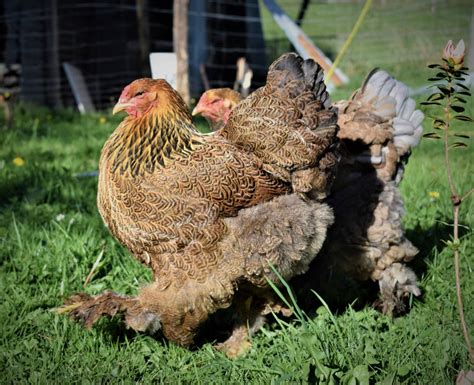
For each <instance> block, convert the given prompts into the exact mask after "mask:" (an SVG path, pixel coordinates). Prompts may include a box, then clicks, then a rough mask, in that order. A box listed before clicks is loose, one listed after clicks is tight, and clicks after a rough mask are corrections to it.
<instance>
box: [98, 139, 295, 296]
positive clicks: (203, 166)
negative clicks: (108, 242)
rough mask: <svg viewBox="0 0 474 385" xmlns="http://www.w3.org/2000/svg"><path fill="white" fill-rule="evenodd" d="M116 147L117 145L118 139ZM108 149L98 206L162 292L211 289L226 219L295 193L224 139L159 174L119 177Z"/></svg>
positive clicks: (197, 148)
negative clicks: (205, 285) (191, 285)
mask: <svg viewBox="0 0 474 385" xmlns="http://www.w3.org/2000/svg"><path fill="white" fill-rule="evenodd" d="M111 140H112V141H113V139H111ZM111 148H113V145H112V143H107V144H106V146H105V148H104V150H103V155H102V158H101V164H100V175H99V194H98V206H99V209H100V212H101V215H102V216H103V218H104V221H105V223H106V224H107V225H108V226H109V228H110V231H111V232H112V233H113V234H114V235H115V236H116V237H117V238H118V239H119V240H120V241H121V242H122V243H123V244H124V245H125V246H126V247H127V248H129V249H130V250H131V251H132V253H133V254H134V255H135V256H136V257H137V258H139V259H140V260H141V261H142V262H144V263H146V264H147V265H150V266H151V267H152V269H153V271H154V273H155V276H157V275H159V277H160V280H159V282H160V286H161V287H162V288H165V287H167V286H169V285H171V284H173V285H175V286H177V287H179V286H181V285H183V284H184V282H185V281H186V280H188V279H192V280H197V281H199V282H203V281H204V280H205V279H206V277H207V275H208V274H209V272H210V271H212V270H214V269H216V268H218V265H219V262H220V260H221V254H220V251H219V250H217V248H216V243H217V241H218V240H219V239H220V238H221V237H223V236H224V235H225V233H226V231H227V228H226V226H225V224H224V222H223V221H222V218H224V217H228V216H234V215H236V214H237V212H238V211H239V210H240V209H242V208H245V207H250V206H254V205H256V204H258V203H259V202H264V201H266V200H269V199H271V198H272V197H273V196H277V195H281V194H284V193H287V192H288V191H289V186H288V185H285V184H284V183H282V182H281V181H278V180H276V179H275V178H273V177H272V176H271V175H269V174H267V173H266V172H265V171H263V170H262V168H261V165H260V162H259V161H258V160H257V159H256V158H255V157H254V156H253V155H252V154H249V153H246V152H243V151H240V150H239V149H237V148H236V147H235V146H233V145H231V144H229V143H228V142H226V141H225V140H224V139H222V138H218V137H212V136H211V137H201V139H200V143H198V144H194V145H193V148H192V150H191V151H190V152H189V153H188V154H182V155H181V156H179V155H175V156H174V159H172V160H169V161H167V162H166V167H160V168H158V169H156V170H155V171H154V172H153V173H151V174H147V173H145V174H143V175H134V176H132V175H130V174H128V173H126V172H125V173H121V172H120V170H115V171H113V167H112V160H111V158H110V153H109V152H110V149H111Z"/></svg>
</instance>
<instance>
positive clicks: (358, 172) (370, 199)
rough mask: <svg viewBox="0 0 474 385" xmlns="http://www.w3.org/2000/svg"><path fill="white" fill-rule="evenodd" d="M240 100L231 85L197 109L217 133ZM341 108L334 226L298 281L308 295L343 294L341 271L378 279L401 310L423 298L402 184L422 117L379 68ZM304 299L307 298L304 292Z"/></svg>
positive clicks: (388, 300)
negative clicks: (409, 299)
mask: <svg viewBox="0 0 474 385" xmlns="http://www.w3.org/2000/svg"><path fill="white" fill-rule="evenodd" d="M241 100H242V98H241V96H240V95H239V94H238V93H237V92H235V91H232V90H230V89H226V88H221V89H212V90H208V91H206V92H205V93H204V94H203V95H202V96H201V98H200V100H199V102H198V104H197V105H196V108H195V109H194V111H193V114H202V115H203V116H204V117H206V119H207V120H208V121H209V123H210V125H211V128H212V129H213V130H220V129H222V127H224V126H225V125H226V122H227V120H228V118H229V116H231V114H230V109H231V108H232V106H236V105H239V103H240V101H241ZM245 100H246V99H245ZM335 106H336V107H338V110H339V113H338V124H339V126H340V131H339V133H338V137H339V138H340V140H341V142H342V144H343V146H342V148H343V154H342V158H341V162H340V164H339V168H338V174H337V179H336V181H335V183H334V184H333V186H332V188H331V193H330V196H329V198H328V203H329V204H330V205H331V207H332V208H333V209H334V212H335V224H334V225H333V226H332V228H331V229H330V231H329V233H328V238H327V240H326V242H325V245H324V248H323V250H322V251H321V253H320V256H318V258H317V259H315V261H314V262H313V263H312V265H311V266H312V267H311V271H310V272H309V273H308V275H311V279H308V276H306V275H305V276H304V277H301V279H297V280H296V281H297V282H295V285H296V287H299V291H300V292H302V293H305V294H306V297H307V292H308V290H307V289H308V288H317V289H318V291H320V292H322V293H324V294H325V295H327V296H328V297H337V296H338V295H339V293H336V294H335V293H334V291H338V289H337V286H338V285H336V282H335V281H336V279H335V278H334V277H335V276H337V280H339V281H340V280H344V279H345V277H347V276H350V277H353V278H355V279H357V280H362V281H364V280H367V279H372V280H375V281H378V282H379V286H380V291H381V299H380V301H379V303H378V305H380V306H381V308H382V311H384V312H386V313H392V312H395V313H397V312H401V311H403V309H404V301H403V299H404V298H405V297H406V296H408V295H409V294H414V295H419V294H420V290H419V289H418V286H417V283H416V276H415V274H414V273H413V272H412V271H411V269H410V268H408V267H407V266H406V264H405V263H406V262H408V261H410V260H411V259H412V258H413V257H414V256H415V255H416V254H417V252H418V251H417V249H416V248H415V247H414V246H413V245H412V244H411V242H410V241H409V240H408V239H407V238H406V237H405V235H404V232H403V227H402V224H401V219H402V216H403V212H404V209H403V202H402V199H401V196H400V193H399V191H398V187H397V186H398V183H399V182H400V180H401V179H402V175H403V168H404V163H406V161H407V160H408V157H409V155H410V151H411V148H412V147H414V146H416V145H417V144H418V142H419V140H420V138H421V135H422V127H421V123H422V121H423V114H422V113H421V111H419V110H417V109H416V104H415V102H414V100H413V99H411V98H409V97H408V88H407V87H406V86H405V85H404V84H403V83H401V82H399V81H397V80H395V79H393V78H392V77H391V76H390V75H389V74H387V73H386V72H385V71H380V70H374V71H373V72H371V73H370V74H369V75H368V76H367V79H366V80H365V81H364V84H363V86H362V88H361V89H360V90H357V91H356V92H355V93H354V94H353V95H352V97H351V98H350V99H349V100H343V101H340V102H337V103H335ZM224 130H225V128H224ZM339 291H344V290H339ZM301 297H302V298H303V301H304V299H305V298H304V297H305V295H302V296H301Z"/></svg>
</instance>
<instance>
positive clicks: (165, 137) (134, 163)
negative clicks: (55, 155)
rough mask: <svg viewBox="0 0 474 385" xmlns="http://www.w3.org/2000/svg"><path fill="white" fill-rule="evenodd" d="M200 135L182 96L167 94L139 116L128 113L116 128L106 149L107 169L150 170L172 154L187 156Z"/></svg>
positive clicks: (122, 171)
mask: <svg viewBox="0 0 474 385" xmlns="http://www.w3.org/2000/svg"><path fill="white" fill-rule="evenodd" d="M201 138H202V136H201V134H199V132H198V131H197V130H196V128H195V127H194V125H193V123H192V119H191V116H190V114H189V112H188V110H187V107H186V105H185V104H184V102H183V101H182V99H181V98H180V97H179V96H176V95H174V94H173V93H170V95H168V97H167V98H165V99H164V100H161V102H160V104H159V105H157V106H155V107H153V108H152V109H151V110H150V111H149V112H147V113H145V114H144V115H143V116H141V117H132V116H128V117H127V118H125V119H124V120H123V121H122V123H121V124H120V125H119V126H118V127H117V129H116V130H115V132H114V133H113V135H112V136H111V138H110V146H109V151H108V157H109V159H110V160H111V162H110V163H109V164H110V165H111V167H112V170H111V171H112V172H119V173H121V174H124V173H130V174H131V175H134V176H136V175H144V174H145V173H153V172H154V171H155V170H156V169H158V168H161V167H164V166H165V165H166V162H167V161H169V160H171V159H175V157H176V156H180V157H183V156H187V155H189V154H190V153H191V151H192V149H193V146H195V145H198V144H200V143H202V140H201Z"/></svg>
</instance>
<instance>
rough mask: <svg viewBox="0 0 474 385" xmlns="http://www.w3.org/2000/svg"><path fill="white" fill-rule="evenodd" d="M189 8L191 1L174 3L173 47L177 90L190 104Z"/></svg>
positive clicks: (182, 0)
mask: <svg viewBox="0 0 474 385" xmlns="http://www.w3.org/2000/svg"><path fill="white" fill-rule="evenodd" d="M188 7H189V0H174V2H173V45H174V51H175V53H176V59H177V69H176V88H177V91H178V92H179V93H180V95H181V96H182V97H183V99H184V101H185V102H186V103H187V104H189V100H190V97H189V71H188Z"/></svg>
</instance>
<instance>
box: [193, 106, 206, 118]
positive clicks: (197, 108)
mask: <svg viewBox="0 0 474 385" xmlns="http://www.w3.org/2000/svg"><path fill="white" fill-rule="evenodd" d="M203 111H204V108H202V106H201V105H200V104H199V103H198V104H197V106H196V107H194V110H193V112H191V115H192V116H196V115H197V114H200V113H201V112H203Z"/></svg>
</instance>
